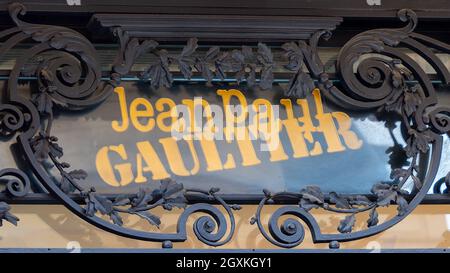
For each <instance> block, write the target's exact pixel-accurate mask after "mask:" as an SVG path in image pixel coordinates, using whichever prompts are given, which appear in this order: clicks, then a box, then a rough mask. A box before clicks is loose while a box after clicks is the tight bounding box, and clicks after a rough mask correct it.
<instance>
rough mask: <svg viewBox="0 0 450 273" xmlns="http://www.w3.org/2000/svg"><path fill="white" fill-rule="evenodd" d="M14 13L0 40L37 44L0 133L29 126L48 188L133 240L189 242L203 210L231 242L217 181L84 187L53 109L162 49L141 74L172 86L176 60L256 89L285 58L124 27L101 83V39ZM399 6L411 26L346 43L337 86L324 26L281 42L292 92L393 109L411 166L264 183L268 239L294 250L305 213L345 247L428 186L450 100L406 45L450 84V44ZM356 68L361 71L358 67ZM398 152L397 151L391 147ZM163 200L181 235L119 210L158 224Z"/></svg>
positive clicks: (31, 159) (208, 237) (221, 239)
mask: <svg viewBox="0 0 450 273" xmlns="http://www.w3.org/2000/svg"><path fill="white" fill-rule="evenodd" d="M9 10H10V15H11V18H12V19H13V20H14V22H15V24H16V27H14V28H12V29H8V30H5V31H3V32H0V37H1V38H7V40H6V42H5V43H4V44H3V45H2V46H1V47H0V55H2V54H4V53H5V52H6V51H8V50H9V49H10V48H12V47H14V46H15V45H17V44H19V43H20V42H23V41H25V40H30V39H31V40H32V41H34V42H35V45H33V46H32V47H31V48H29V49H27V51H26V53H25V54H24V55H23V56H22V57H21V58H19V59H18V60H17V61H16V64H15V66H14V68H13V69H12V71H11V73H10V76H9V81H8V86H7V92H6V97H7V100H6V103H4V104H2V105H1V106H0V112H1V113H2V114H1V116H0V117H1V121H0V130H1V133H2V134H3V135H7V136H10V135H14V134H15V133H16V132H20V134H19V135H18V137H17V140H18V143H19V144H20V146H21V148H22V150H23V154H24V156H25V157H26V160H27V162H28V163H29V165H30V166H31V168H32V170H33V174H34V176H35V177H36V178H37V179H38V181H40V182H41V183H42V184H43V185H44V186H45V188H46V189H47V190H48V191H49V192H50V194H52V195H53V196H54V197H57V198H58V199H59V200H60V201H61V202H62V203H63V204H64V205H65V206H67V207H68V208H69V209H70V210H71V211H72V212H74V213H75V214H77V215H78V216H79V217H81V218H82V219H84V220H86V221H87V222H89V223H92V224H94V225H95V226H97V227H100V228H102V229H104V230H107V231H110V232H113V233H116V234H118V235H122V236H126V237H130V238H135V239H141V240H149V241H160V242H163V247H171V246H172V242H179V241H185V240H186V239H187V238H186V236H187V235H186V221H187V218H188V217H189V216H190V215H191V214H193V213H197V212H202V213H205V214H206V216H202V217H200V218H199V219H198V220H196V222H195V224H194V227H193V228H194V232H195V234H196V236H197V238H198V239H199V240H200V241H202V242H204V243H206V244H208V245H212V246H219V245H223V244H225V243H227V242H228V241H230V240H231V238H232V236H233V233H234V229H235V220H234V215H233V210H238V209H240V206H238V205H229V204H228V203H227V202H226V201H224V199H223V198H222V197H221V196H220V195H218V194H217V193H218V191H219V189H217V188H212V189H211V190H209V191H202V190H197V189H185V188H184V187H183V185H182V184H180V183H176V182H175V181H172V180H163V181H161V185H160V188H159V189H156V190H150V189H141V190H140V191H139V192H137V193H136V194H131V195H127V196H116V197H114V198H110V197H108V196H105V195H102V194H100V193H97V192H96V191H95V189H94V188H90V189H85V188H83V187H81V186H80V185H79V184H78V183H77V180H80V179H87V174H86V172H84V171H83V170H76V169H71V166H70V164H69V163H67V162H64V161H62V158H63V155H64V154H63V148H62V147H60V146H59V145H58V138H57V137H56V136H53V135H52V124H53V122H54V118H53V109H54V107H56V106H58V107H62V108H65V109H67V110H77V109H83V108H86V107H92V106H95V105H97V104H99V103H101V102H102V101H103V100H104V99H105V98H106V97H107V96H108V95H109V94H110V93H111V91H112V90H113V88H114V87H115V86H118V85H119V84H120V81H121V78H122V77H123V76H125V75H127V74H128V73H129V72H130V70H131V68H132V66H133V64H134V63H135V61H136V59H137V58H139V56H141V55H142V54H144V53H151V54H153V55H154V56H156V57H157V61H156V62H155V63H152V64H149V66H148V68H147V69H145V70H144V71H143V73H142V74H141V78H142V79H143V80H148V81H150V84H151V86H152V87H155V88H157V87H160V86H165V87H170V86H171V84H172V81H173V77H172V72H171V70H170V69H169V66H171V65H176V66H177V67H178V68H179V71H180V72H181V73H182V75H183V76H184V77H185V78H187V79H190V78H191V77H192V75H193V71H196V73H199V74H200V75H201V76H202V77H203V78H204V79H205V81H206V83H207V84H209V85H210V84H212V83H211V82H212V79H213V78H215V77H218V78H219V79H223V78H225V77H226V76H227V74H231V75H233V76H234V78H235V79H236V81H237V82H238V83H239V82H246V83H247V85H249V86H255V87H256V86H257V87H259V88H262V89H269V88H271V87H272V84H273V81H274V68H275V67H276V66H277V64H276V63H275V62H274V58H273V54H272V52H271V49H270V47H269V46H268V45H266V44H264V43H258V45H257V49H256V51H254V50H253V49H252V48H251V47H248V46H242V48H241V49H240V50H231V51H230V50H228V51H222V50H221V49H220V48H219V47H218V46H216V47H211V48H210V49H209V50H207V51H206V53H205V54H204V55H203V56H200V57H199V56H198V55H194V52H195V51H196V49H197V47H198V45H197V42H198V41H197V39H195V38H192V39H189V40H188V42H187V45H186V46H185V47H184V48H183V50H182V51H181V52H180V53H179V54H176V55H173V54H169V53H168V52H167V51H166V50H164V49H159V48H158V42H156V41H154V40H150V39H142V38H137V37H130V35H129V33H128V32H126V31H124V30H123V29H122V28H120V27H115V28H114V29H112V30H113V32H114V34H115V35H116V36H117V37H118V40H119V43H120V51H119V53H118V55H117V58H116V61H115V63H114V64H113V68H112V71H111V74H110V80H109V81H106V82H103V81H101V69H100V65H99V62H98V58H97V55H96V51H95V48H94V47H93V46H92V44H91V43H90V41H89V40H88V39H86V38H85V37H83V36H82V35H81V34H79V33H77V32H75V31H73V30H70V29H67V28H63V27H56V26H49V25H37V24H30V23H26V22H23V21H21V20H20V19H19V18H18V16H19V14H20V15H24V14H25V7H24V6H23V5H21V4H17V3H14V4H11V5H10V6H9ZM398 15H399V18H400V19H401V20H402V21H405V22H407V23H408V25H407V26H405V27H403V28H399V29H377V30H370V31H367V32H363V33H361V34H359V35H357V36H355V37H353V38H352V39H351V40H350V41H348V42H347V43H346V44H345V45H344V47H343V48H342V49H341V51H340V53H339V56H338V61H337V64H336V67H337V70H338V73H339V77H340V80H341V81H342V83H343V86H342V87H338V86H335V85H334V84H333V82H332V81H331V80H330V75H328V74H327V73H326V72H325V68H324V65H323V64H322V62H321V60H320V58H319V56H318V52H317V44H318V42H319V39H320V38H326V39H328V38H330V34H331V33H330V32H329V30H320V31H317V32H315V33H314V34H312V35H311V37H310V39H309V41H308V42H306V41H303V40H300V41H298V42H288V43H285V44H283V45H282V48H283V50H284V51H285V53H286V58H287V60H288V65H286V66H285V67H284V69H285V70H286V71H290V73H291V80H290V83H289V85H288V88H287V89H286V90H285V95H286V96H289V97H305V96H308V95H309V94H310V93H311V91H312V90H313V89H314V88H319V89H320V90H321V91H322V93H323V94H324V95H325V96H326V98H327V99H329V100H330V101H332V102H334V103H335V104H337V105H339V106H341V107H344V108H347V109H351V110H360V111H374V112H379V113H390V114H393V115H394V116H395V118H396V119H398V120H399V121H400V122H401V126H402V128H403V129H404V131H405V132H406V135H407V146H406V147H405V148H404V149H401V150H403V151H404V152H405V153H406V160H407V161H408V160H409V162H408V164H409V165H408V166H407V167H406V168H396V169H394V170H393V172H392V174H391V177H392V180H393V181H391V182H390V183H387V182H382V183H377V184H375V185H374V186H373V188H372V194H371V196H372V198H368V197H367V196H363V195H357V196H354V195H353V196H343V195H340V194H338V193H335V192H331V193H323V192H322V191H321V190H320V188H318V187H315V186H310V187H307V188H305V189H302V190H300V191H299V192H296V193H290V192H282V193H271V192H269V191H265V192H264V197H263V198H262V199H261V201H260V202H259V206H258V208H257V211H256V214H255V217H253V218H252V219H251V223H253V224H255V223H256V224H257V225H258V228H259V230H260V231H261V233H262V234H263V236H264V237H265V238H266V239H267V240H269V241H270V242H271V243H273V244H274V245H277V246H280V247H287V248H290V247H294V246H297V245H299V244H300V243H301V242H302V241H303V238H304V234H305V230H304V227H303V225H302V224H301V223H300V222H299V221H298V220H297V219H300V220H302V221H303V222H304V223H305V224H306V225H307V226H308V228H309V229H310V232H311V233H312V237H313V240H314V242H316V243H321V242H329V243H330V247H332V248H336V247H339V242H341V241H349V240H356V239H359V238H363V237H367V236H371V235H373V234H376V233H379V232H382V231H384V230H386V229H387V228H390V227H392V226H393V225H395V224H396V223H398V222H400V221H401V220H402V219H404V218H405V217H406V216H407V215H408V214H409V213H411V212H412V211H413V210H414V209H415V207H416V206H417V205H418V204H419V203H420V202H421V201H422V200H423V198H424V197H425V194H426V193H427V191H428V189H429V188H430V187H431V184H432V182H433V179H434V177H435V175H436V172H437V169H438V166H439V161H440V154H441V148H442V136H441V135H442V134H445V133H448V132H449V131H450V115H449V113H450V108H449V107H448V106H440V105H438V101H437V97H436V94H435V89H434V87H433V84H432V83H431V81H430V79H429V78H428V76H427V75H426V74H425V72H424V71H423V70H422V69H421V68H420V66H419V65H418V64H417V63H416V62H414V61H413V60H412V59H411V58H410V57H409V56H408V55H406V54H405V53H403V52H402V51H401V50H399V49H398V48H399V47H407V48H409V49H411V50H413V51H414V52H416V53H417V54H419V55H420V56H421V57H423V58H424V59H425V60H426V61H427V62H428V63H429V64H430V65H431V66H432V67H433V68H434V69H435V70H436V72H437V74H438V76H439V77H440V78H441V79H442V81H443V82H444V83H446V84H448V83H450V73H449V71H448V70H447V69H446V67H445V66H444V64H443V63H442V62H441V61H440V60H439V59H438V58H437V57H436V54H435V52H433V51H431V50H430V49H429V48H433V49H434V50H437V51H440V52H444V53H450V46H448V45H446V44H444V43H441V42H439V41H436V40H434V39H431V38H429V37H426V36H423V35H420V34H417V33H414V32H413V30H414V28H415V26H416V25H417V16H416V14H415V13H414V12H413V11H411V10H400V11H399V14H398ZM43 53H45V54H43ZM31 59H34V60H36V63H37V65H29V61H30V60H31ZM355 65H356V66H357V70H356V72H357V73H356V74H355V73H354V71H353V67H354V66H355ZM305 68H306V70H307V71H308V73H306V72H305ZM25 73H26V74H29V75H34V76H36V77H37V79H38V87H39V88H38V89H37V90H32V93H31V96H29V97H26V95H24V94H20V92H19V91H18V88H17V85H18V78H19V75H21V74H25ZM315 81H316V83H315ZM397 150H398V149H397ZM395 151H396V149H392V152H393V153H394V152H395ZM421 159H425V160H429V164H427V169H426V170H421V169H420V168H419V164H418V162H419V160H421ZM49 163H51V164H49ZM52 168H53V169H54V168H56V169H57V171H58V173H59V179H58V181H57V182H55V180H54V177H53V176H52V175H51V174H50V170H51V169H52ZM69 169H71V170H69ZM7 175H9V176H14V177H16V178H18V179H19V180H18V181H17V180H14V182H11V181H10V182H8V183H7V189H8V192H9V193H10V194H12V195H15V196H22V195H24V194H26V193H27V192H28V191H29V188H30V182H29V180H28V178H27V176H26V175H25V174H24V173H22V172H21V171H19V170H13V169H4V170H3V171H1V172H0V177H1V176H7ZM410 180H411V181H412V182H413V184H414V187H413V188H412V189H409V190H408V189H406V188H405V187H404V186H405V183H406V182H407V181H410ZM199 195H200V196H202V197H203V198H206V199H208V200H210V201H213V202H215V203H217V204H219V205H221V206H222V207H223V208H224V210H225V213H223V212H222V211H220V210H219V209H218V208H217V207H215V206H213V205H212V204H210V203H207V202H188V199H190V198H191V197H192V196H199ZM74 196H75V197H77V198H78V199H82V200H84V201H85V202H84V204H80V203H79V202H77V201H75V200H74V198H73V197H74ZM284 197H288V198H290V199H291V200H294V201H295V202H296V203H298V205H296V206H293V205H286V206H282V207H281V208H279V209H277V210H276V211H275V212H274V213H273V214H272V215H271V218H270V220H269V223H268V229H269V232H267V231H266V227H265V224H264V223H263V222H262V220H261V212H262V210H263V209H264V206H265V205H266V204H267V203H274V202H277V201H278V200H279V199H281V198H284ZM390 204H396V205H397V208H398V214H397V215H396V216H394V217H393V218H391V219H389V220H386V221H384V222H382V223H379V220H378V213H377V208H378V207H382V206H389V205H390ZM156 207H162V208H164V209H166V210H171V209H173V208H180V209H183V210H184V211H183V212H182V213H181V215H180V217H179V219H178V224H177V232H176V233H169V234H168V233H156V232H147V231H140V230H134V229H130V228H127V227H125V225H124V223H123V219H122V217H121V214H124V213H125V214H133V215H137V216H139V217H141V218H143V219H145V220H147V221H148V222H149V224H151V225H155V226H159V225H160V223H161V220H160V218H159V216H157V215H156V214H154V213H152V212H151V211H152V210H153V209H154V208H156ZM318 208H321V209H324V210H328V211H331V212H335V213H339V214H344V215H345V217H344V218H343V219H342V221H341V222H340V225H339V226H338V227H337V230H338V232H339V233H336V234H322V233H321V230H320V226H319V224H318V223H317V221H316V220H315V218H314V216H313V214H312V213H310V211H311V210H312V209H318ZM360 213H367V214H368V215H367V218H368V219H367V228H366V229H364V230H358V231H354V225H355V221H356V215H357V214H360ZM100 214H101V215H107V216H109V218H110V221H107V220H104V219H103V218H101V217H99V216H98V215H100ZM285 215H290V216H291V217H295V218H297V219H294V218H288V219H287V220H285V221H284V222H283V223H282V224H281V225H279V220H280V218H281V217H282V216H285ZM0 219H5V220H7V221H10V222H12V223H15V222H16V221H17V219H16V218H15V217H14V216H13V215H11V214H10V213H9V206H8V205H6V203H4V202H2V203H0ZM0 223H1V222H0ZM228 225H230V228H229V229H228ZM228 230H229V231H228Z"/></svg>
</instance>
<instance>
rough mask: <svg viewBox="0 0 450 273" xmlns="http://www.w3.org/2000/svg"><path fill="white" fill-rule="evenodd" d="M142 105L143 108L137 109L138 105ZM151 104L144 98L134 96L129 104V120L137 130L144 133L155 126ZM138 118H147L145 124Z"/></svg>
mask: <svg viewBox="0 0 450 273" xmlns="http://www.w3.org/2000/svg"><path fill="white" fill-rule="evenodd" d="M140 105H142V106H143V107H144V109H143V110H139V106H140ZM153 114H154V112H153V106H152V105H151V103H150V102H149V101H148V100H146V99H144V98H136V99H134V100H133V101H132V102H131V105H130V117H131V122H132V123H133V125H134V127H136V129H138V131H140V132H143V133H146V132H150V131H151V130H152V129H153V127H154V126H155V120H154V119H153V118H150V117H153ZM139 118H149V119H148V122H147V124H142V123H141V122H140V121H139Z"/></svg>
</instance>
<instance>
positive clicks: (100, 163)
mask: <svg viewBox="0 0 450 273" xmlns="http://www.w3.org/2000/svg"><path fill="white" fill-rule="evenodd" d="M109 152H114V153H116V154H117V155H119V156H120V158H121V159H123V160H127V159H128V156H127V153H126V151H125V148H124V146H123V144H120V145H117V146H113V145H111V146H108V147H106V146H105V147H102V148H100V150H99V151H98V152H97V156H96V159H95V167H96V168H97V172H98V174H99V176H100V177H101V178H102V179H103V181H105V182H106V183H107V184H108V185H111V186H113V187H119V186H126V185H128V184H130V183H131V181H133V173H132V170H131V163H122V164H116V165H114V169H115V170H117V171H118V172H119V176H120V180H117V179H116V176H115V174H114V169H113V167H112V165H111V160H110V159H109V156H108V153H109Z"/></svg>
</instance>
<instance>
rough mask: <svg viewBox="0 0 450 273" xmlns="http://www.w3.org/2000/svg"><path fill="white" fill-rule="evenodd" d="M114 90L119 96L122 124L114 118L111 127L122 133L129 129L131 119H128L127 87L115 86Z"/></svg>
mask: <svg viewBox="0 0 450 273" xmlns="http://www.w3.org/2000/svg"><path fill="white" fill-rule="evenodd" d="M114 92H116V93H117V95H118V96H119V106H120V113H121V116H122V125H119V122H118V121H117V120H113V121H112V122H111V127H112V128H113V130H114V131H116V132H119V133H122V132H125V131H126V130H127V129H128V125H129V119H128V110H127V99H126V98H125V89H123V87H116V88H114Z"/></svg>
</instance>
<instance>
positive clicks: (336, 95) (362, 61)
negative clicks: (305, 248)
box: [252, 10, 450, 247]
mask: <svg viewBox="0 0 450 273" xmlns="http://www.w3.org/2000/svg"><path fill="white" fill-rule="evenodd" d="M399 18H400V19H401V20H402V21H408V25H407V26H406V27H403V28H400V29H379V30H370V31H367V32H364V33H361V34H359V35H357V36H355V37H354V38H352V39H351V40H350V41H349V42H348V43H346V44H345V45H344V47H343V48H342V49H341V51H340V53H339V56H338V62H337V68H338V72H339V74H340V79H341V81H342V83H343V86H344V89H339V88H338V87H336V86H335V85H334V84H333V83H332V82H331V81H330V80H329V76H328V74H327V73H325V71H322V72H320V77H319V83H318V87H319V88H320V90H321V91H322V92H323V94H325V96H326V97H327V98H328V99H330V100H331V101H333V102H334V103H336V104H337V105H340V106H341V107H345V108H348V109H352V110H364V111H371V110H373V109H375V110H376V111H379V112H380V111H382V112H395V113H396V114H398V116H399V118H400V120H401V121H402V123H401V126H403V127H404V128H405V129H406V132H407V135H408V138H407V146H406V147H405V151H406V156H407V158H408V159H409V160H410V165H409V167H407V168H406V169H402V168H397V169H394V170H393V171H392V174H391V178H392V179H393V183H378V184H375V185H374V186H373V188H372V193H373V194H374V196H375V201H369V200H368V199H367V198H366V197H364V196H357V197H344V196H340V195H338V194H336V193H334V192H332V193H329V194H327V195H326V194H324V193H322V192H321V191H320V189H319V188H318V187H307V188H306V189H303V190H301V191H300V192H299V193H277V194H271V193H269V192H266V197H265V199H264V200H262V201H261V203H260V205H259V207H258V210H257V213H256V215H255V217H254V218H253V219H252V223H255V222H256V223H258V227H259V229H260V230H261V232H262V234H263V235H264V237H266V238H267V239H268V240H269V241H270V242H272V243H273V244H275V245H278V246H281V247H293V246H296V245H298V244H300V243H301V241H302V238H303V235H302V234H303V232H304V231H303V227H302V226H301V224H300V223H299V222H297V221H295V220H293V219H291V218H289V219H288V220H286V221H285V222H284V223H283V224H282V225H281V228H279V227H278V223H277V222H278V220H279V217H280V216H282V215H293V216H296V217H298V218H300V219H302V220H303V221H304V222H305V223H306V224H307V225H308V226H309V228H310V229H311V232H312V235H313V240H314V242H332V244H330V246H332V245H333V246H336V243H335V242H338V241H348V240H354V239H358V238H361V237H367V236H370V235H372V234H375V233H378V232H381V231H383V230H385V229H387V228H389V227H390V226H392V225H394V224H395V223H397V222H399V221H400V220H401V219H403V218H404V217H405V216H406V215H408V214H409V213H410V212H411V211H412V210H413V209H414V208H415V206H417V204H418V203H419V202H420V200H421V199H422V198H423V197H424V195H425V194H426V192H427V191H428V189H429V188H430V186H431V183H432V182H433V178H434V176H435V174H436V172H437V166H438V162H437V161H439V158H440V153H441V149H440V146H441V145H442V144H441V142H442V139H441V136H440V134H444V133H447V132H448V129H449V128H448V121H449V120H448V119H449V115H448V113H449V111H448V110H449V108H448V107H444V106H441V107H435V105H436V104H437V98H436V94H435V90H434V87H433V84H432V83H431V81H430V79H429V78H428V76H427V75H426V74H425V72H424V71H423V70H422V68H421V67H420V66H419V65H418V64H417V63H416V62H415V61H413V60H412V59H411V58H410V57H409V56H408V55H406V54H405V53H403V52H402V51H401V50H399V49H398V47H400V46H405V47H407V48H409V49H411V50H413V51H414V52H415V53H417V54H419V55H420V56H422V57H423V58H424V59H425V60H427V61H428V62H429V63H430V64H431V66H432V67H433V68H434V69H435V70H436V71H437V73H438V75H439V76H440V77H441V78H442V81H443V82H444V83H445V84H448V83H449V79H450V74H449V71H448V70H447V69H446V67H445V66H444V64H443V63H442V62H441V61H440V60H439V59H438V58H437V57H436V55H435V54H434V53H432V52H431V51H430V50H429V49H428V48H427V47H426V46H424V44H426V45H427V46H430V47H433V48H435V49H440V50H442V51H443V52H446V53H450V51H449V49H450V48H449V47H448V46H447V45H444V44H442V43H440V42H438V41H436V40H434V39H431V38H429V37H425V36H422V35H419V34H416V33H413V30H414V28H415V26H416V25H417V16H416V15H415V13H414V12H413V11H411V10H401V11H399ZM421 42H422V43H423V44H422V43H421ZM368 54H372V55H368ZM374 55H375V56H374ZM380 55H381V56H380ZM364 56H368V57H366V58H362V57H364ZM383 56H384V57H383ZM316 61H319V64H318V66H319V67H320V66H321V64H320V60H318V59H316ZM355 64H356V66H357V68H356V74H355V73H354V70H353V69H354V66H355ZM416 80H417V83H415V81H416ZM438 116H439V117H438ZM431 144H433V151H432V152H431V153H432V159H431V164H430V168H429V170H428V172H427V176H426V177H425V179H424V181H421V180H420V179H419V178H418V176H417V175H416V174H417V173H418V172H419V171H420V170H419V167H418V164H417V162H418V158H419V156H425V155H426V154H427V153H428V152H429V149H430V145H431ZM436 147H439V148H436ZM408 179H412V181H413V184H414V189H412V191H410V192H408V191H406V190H405V189H404V184H405V182H406V181H407V180H408ZM408 194H413V195H414V198H413V199H412V201H410V202H409V203H408V202H407V201H406V198H405V196H406V195H408ZM280 195H289V196H293V197H294V198H295V199H296V200H297V201H298V202H299V207H282V208H280V209H278V210H277V211H276V212H275V213H274V214H273V216H272V217H271V219H270V221H269V231H270V235H271V236H269V234H268V233H267V232H266V231H265V229H264V226H263V225H262V224H261V217H260V213H261V210H262V207H263V206H264V205H265V204H266V202H268V201H271V200H272V201H273V200H276V198H277V197H278V196H280ZM391 203H395V204H397V206H398V214H397V215H396V216H395V217H394V218H392V219H390V220H388V221H385V222H384V223H382V224H380V225H378V213H377V211H376V208H377V207H380V206H388V205H390V204H391ZM318 207H320V208H322V209H325V210H328V211H332V212H336V213H344V214H346V215H347V216H346V217H345V218H343V219H342V220H341V222H340V225H339V226H338V227H337V229H338V231H339V232H340V233H338V234H322V233H321V232H320V227H319V225H318V224H317V222H316V221H315V220H314V217H313V216H312V215H311V214H310V213H309V210H310V209H312V208H318ZM364 211H370V213H369V219H368V220H367V229H365V230H361V231H356V232H355V231H353V226H354V224H355V215H356V214H358V213H361V212H364Z"/></svg>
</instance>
